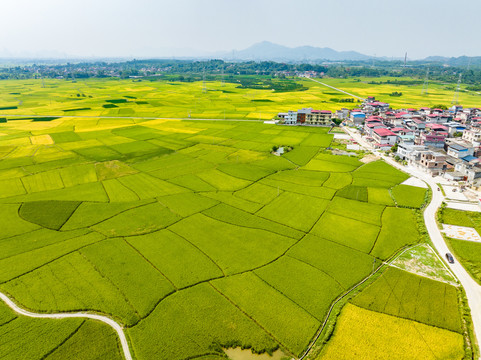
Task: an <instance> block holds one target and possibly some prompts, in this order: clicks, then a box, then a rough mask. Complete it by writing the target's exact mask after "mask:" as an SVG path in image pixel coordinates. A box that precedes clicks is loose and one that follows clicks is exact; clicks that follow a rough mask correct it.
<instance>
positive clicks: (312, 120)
mask: <svg viewBox="0 0 481 360" xmlns="http://www.w3.org/2000/svg"><path fill="white" fill-rule="evenodd" d="M331 119H332V112H331V111H329V110H311V111H310V112H308V113H306V115H305V121H304V123H305V124H309V125H330V124H331Z"/></svg>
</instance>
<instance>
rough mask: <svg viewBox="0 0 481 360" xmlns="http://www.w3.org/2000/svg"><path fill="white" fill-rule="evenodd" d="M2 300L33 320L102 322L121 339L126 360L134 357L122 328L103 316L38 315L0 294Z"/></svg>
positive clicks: (76, 314)
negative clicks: (75, 319) (84, 319)
mask: <svg viewBox="0 0 481 360" xmlns="http://www.w3.org/2000/svg"><path fill="white" fill-rule="evenodd" d="M0 299H2V300H3V301H4V302H5V303H6V304H7V305H8V306H9V307H10V308H11V309H12V310H13V311H15V312H16V313H18V314H20V315H23V316H28V317H32V318H44V319H66V318H89V319H94V320H98V321H102V322H104V323H106V324H107V325H110V326H111V327H112V328H113V329H114V330H115V331H116V332H117V334H118V336H119V338H120V343H121V345H122V350H123V352H124V356H125V360H132V355H131V354H130V349H129V343H128V342H127V338H126V337H125V334H124V331H123V329H122V327H121V326H120V325H119V324H117V323H116V322H115V321H114V320H112V319H110V318H108V317H106V316H101V315H95V314H87V313H70V314H37V313H32V312H30V311H26V310H23V309H22V308H19V307H18V306H17V305H16V304H15V303H14V302H13V301H12V300H10V298H9V297H8V296H7V295H5V294H3V293H1V292H0Z"/></svg>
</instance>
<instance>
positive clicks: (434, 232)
mask: <svg viewBox="0 0 481 360" xmlns="http://www.w3.org/2000/svg"><path fill="white" fill-rule="evenodd" d="M344 129H345V130H346V131H347V132H348V133H349V134H350V135H351V136H352V137H353V138H354V139H355V140H356V141H358V142H359V144H361V145H363V146H364V147H366V148H367V149H368V150H370V151H373V149H372V147H371V145H370V144H368V143H367V142H366V141H364V139H362V138H361V137H360V135H359V134H357V133H355V132H354V131H352V130H351V129H348V128H346V127H344ZM373 152H374V153H376V154H377V155H380V153H378V152H376V151H373ZM380 156H381V157H382V158H383V159H384V160H385V161H386V162H388V163H389V164H391V165H393V166H394V167H396V168H398V169H401V170H403V171H405V172H407V173H409V174H410V175H412V176H415V177H417V178H419V179H421V180H424V181H425V182H426V183H427V184H428V185H429V187H430V188H431V190H432V193H433V197H432V200H431V203H430V204H429V205H428V206H427V207H426V210H425V211H424V222H425V224H426V228H427V230H428V233H429V236H430V238H431V241H432V242H433V244H434V247H435V248H436V250H437V251H438V253H439V254H440V255H441V257H442V258H443V259H444V258H445V255H446V253H448V252H450V251H449V249H448V246H447V245H446V242H445V241H444V237H443V235H442V234H441V231H440V230H439V228H438V225H437V222H436V213H437V211H438V209H439V207H440V206H441V204H442V202H443V201H444V195H443V193H442V191H438V186H437V185H436V182H435V180H434V179H433V178H432V177H431V176H430V175H428V174H426V173H424V172H421V171H419V170H416V169H413V168H410V167H406V166H403V165H400V164H399V163H397V162H396V161H394V160H393V159H391V158H388V157H386V156H384V155H380ZM448 266H449V268H450V269H451V271H452V272H453V273H454V274H455V275H456V277H457V278H458V279H459V281H460V283H461V285H462V286H463V287H464V290H465V291H466V296H467V298H468V304H469V307H470V308H471V317H472V319H473V326H474V332H475V335H476V338H477V339H478V344H481V286H480V285H479V284H478V283H477V282H476V281H474V280H473V278H472V277H471V276H470V275H469V274H468V272H467V271H466V270H465V269H464V268H463V267H462V266H461V264H460V262H459V261H458V260H457V259H455V261H454V264H449V263H448Z"/></svg>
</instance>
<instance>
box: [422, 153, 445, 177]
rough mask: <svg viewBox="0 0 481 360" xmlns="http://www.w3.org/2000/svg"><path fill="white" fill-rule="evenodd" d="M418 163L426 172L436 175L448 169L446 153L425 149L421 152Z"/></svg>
mask: <svg viewBox="0 0 481 360" xmlns="http://www.w3.org/2000/svg"><path fill="white" fill-rule="evenodd" d="M417 165H418V166H419V167H420V168H421V169H422V170H423V171H425V172H427V173H429V174H431V175H433V176H435V175H441V173H443V172H444V171H446V168H447V166H446V155H445V154H443V153H441V152H436V151H431V150H428V151H425V152H422V153H421V154H420V159H419V161H418V163H417Z"/></svg>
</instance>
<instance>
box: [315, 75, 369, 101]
mask: <svg viewBox="0 0 481 360" xmlns="http://www.w3.org/2000/svg"><path fill="white" fill-rule="evenodd" d="M308 79H309V80H311V81H314V82H316V83H318V84H321V85H324V86H327V87H328V88H331V89H333V90H336V91H339V92H342V93H343V94H346V95H349V96H352V97H354V98H356V99H359V100H361V101H364V100H366V99H364V98H362V97H360V96H358V95H354V94H351V93H348V92H347V91H344V90H342V89H338V88H336V87H334V86H331V85H328V84H326V83H323V82H322V81H319V80H314V79H311V78H308Z"/></svg>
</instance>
